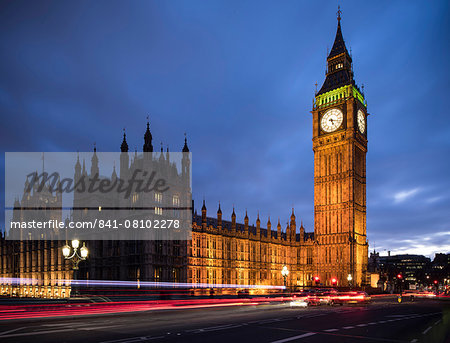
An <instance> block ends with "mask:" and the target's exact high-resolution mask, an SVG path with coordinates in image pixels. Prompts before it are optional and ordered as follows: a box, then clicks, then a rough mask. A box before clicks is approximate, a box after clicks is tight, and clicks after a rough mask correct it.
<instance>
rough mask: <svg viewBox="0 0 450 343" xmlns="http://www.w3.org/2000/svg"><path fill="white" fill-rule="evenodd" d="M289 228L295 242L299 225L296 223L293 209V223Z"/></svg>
mask: <svg viewBox="0 0 450 343" xmlns="http://www.w3.org/2000/svg"><path fill="white" fill-rule="evenodd" d="M289 227H290V234H291V240H292V241H295V234H296V232H297V223H296V222H295V214H294V208H292V214H291V222H290V224H289Z"/></svg>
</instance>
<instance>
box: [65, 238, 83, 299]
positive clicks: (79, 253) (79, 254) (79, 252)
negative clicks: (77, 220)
mask: <svg viewBox="0 0 450 343" xmlns="http://www.w3.org/2000/svg"><path fill="white" fill-rule="evenodd" d="M71 243H72V248H71V247H70V246H69V245H67V244H66V245H65V246H63V248H62V253H63V256H64V258H65V259H66V260H70V261H72V269H73V280H72V290H73V295H78V289H77V288H76V280H77V273H78V264H80V262H81V261H84V260H85V259H86V258H87V256H88V254H89V250H88V248H86V245H85V243H83V246H82V247H81V248H80V249H78V248H79V247H80V241H79V240H78V239H74V240H72V242H71ZM72 249H73V252H72V254H71V251H72Z"/></svg>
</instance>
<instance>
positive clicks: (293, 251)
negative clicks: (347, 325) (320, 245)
mask: <svg viewBox="0 0 450 343" xmlns="http://www.w3.org/2000/svg"><path fill="white" fill-rule="evenodd" d="M193 219H194V221H193V233H192V240H190V241H189V242H188V281H189V282H192V283H208V284H233V285H283V278H282V275H281V270H282V268H283V266H287V268H288V270H289V275H288V277H287V280H286V281H287V282H286V284H287V286H288V287H290V288H294V287H296V286H311V285H312V276H313V272H314V265H313V260H314V235H313V234H312V233H305V230H304V228H303V225H301V226H300V228H299V232H297V224H296V221H295V214H294V210H292V215H291V218H290V222H289V223H288V224H287V226H286V229H285V230H284V231H282V230H281V224H280V222H279V220H278V224H277V228H276V230H272V228H271V222H270V218H269V220H268V221H267V225H266V228H262V227H261V220H260V219H259V215H258V216H257V218H256V225H249V218H248V215H247V213H246V215H245V218H244V224H238V223H236V214H235V213H234V210H233V213H232V215H231V221H225V220H222V211H221V209H220V205H219V209H218V211H217V217H216V218H209V217H207V216H206V206H205V203H203V207H202V214H201V216H199V215H197V214H195V215H194V217H193Z"/></svg>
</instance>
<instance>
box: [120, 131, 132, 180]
mask: <svg viewBox="0 0 450 343" xmlns="http://www.w3.org/2000/svg"><path fill="white" fill-rule="evenodd" d="M120 151H121V153H120V178H121V179H122V180H126V179H128V177H127V175H128V168H129V166H130V156H129V155H128V143H127V136H126V134H125V129H123V141H122V145H121V146H120Z"/></svg>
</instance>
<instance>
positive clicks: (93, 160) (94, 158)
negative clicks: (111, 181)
mask: <svg viewBox="0 0 450 343" xmlns="http://www.w3.org/2000/svg"><path fill="white" fill-rule="evenodd" d="M98 174H99V170H98V157H97V147H96V146H95V144H94V154H93V155H92V158H91V177H94V176H95V175H98Z"/></svg>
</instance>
